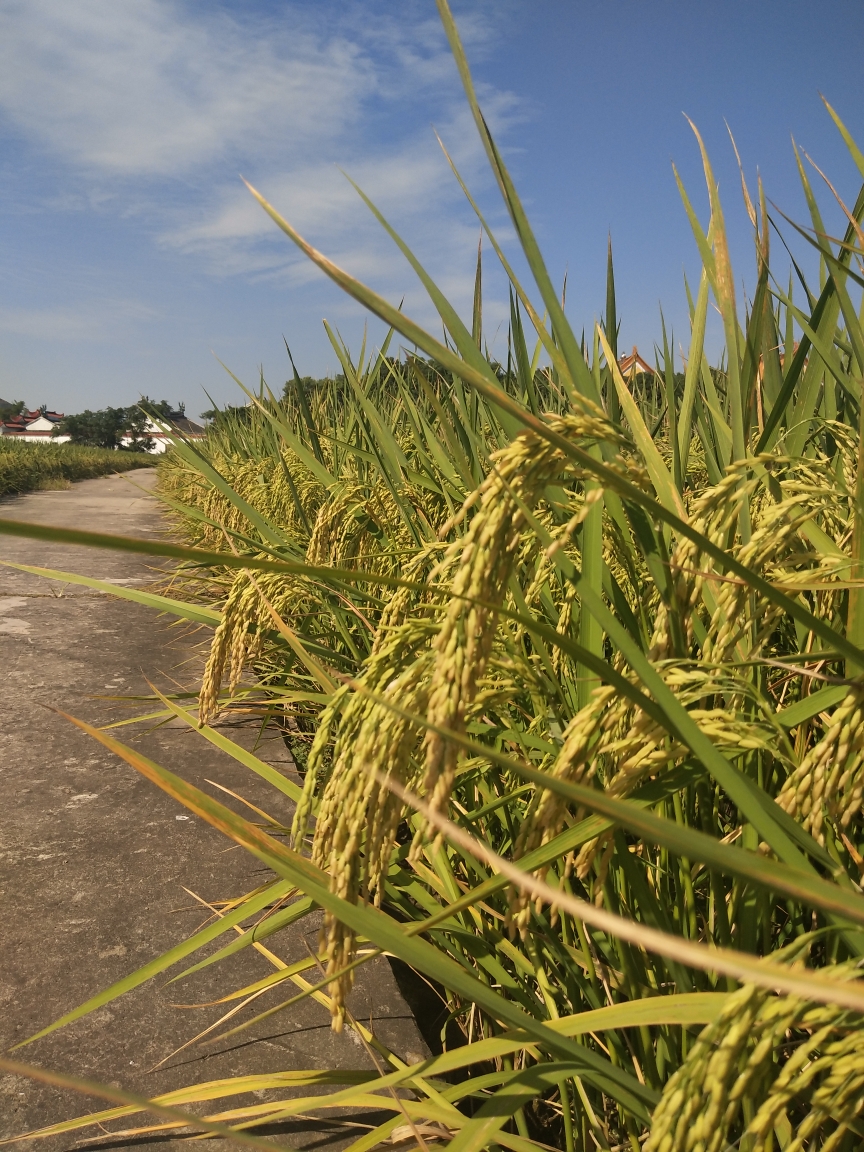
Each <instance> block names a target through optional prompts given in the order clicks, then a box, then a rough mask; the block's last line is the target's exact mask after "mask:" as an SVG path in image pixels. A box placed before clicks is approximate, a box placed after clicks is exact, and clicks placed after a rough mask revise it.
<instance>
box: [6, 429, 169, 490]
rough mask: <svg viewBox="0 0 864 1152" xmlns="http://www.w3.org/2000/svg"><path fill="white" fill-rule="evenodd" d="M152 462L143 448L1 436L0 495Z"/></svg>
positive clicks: (84, 478) (91, 477)
mask: <svg viewBox="0 0 864 1152" xmlns="http://www.w3.org/2000/svg"><path fill="white" fill-rule="evenodd" d="M153 464H155V460H154V459H153V458H152V457H149V456H146V455H145V454H144V453H142V452H124V451H119V452H113V451H106V450H105V449H103V448H82V447H81V446H80V445H77V444H26V443H21V442H20V441H17V440H15V439H13V438H11V437H8V436H4V437H2V439H0V496H17V495H19V494H20V493H22V492H33V491H44V490H45V489H47V488H65V487H66V486H67V485H68V484H69V483H70V482H71V481H73V480H91V479H93V478H94V477H96V476H107V475H109V474H110V473H112V472H128V471H129V470H130V469H131V468H147V467H149V466H152V465H153Z"/></svg>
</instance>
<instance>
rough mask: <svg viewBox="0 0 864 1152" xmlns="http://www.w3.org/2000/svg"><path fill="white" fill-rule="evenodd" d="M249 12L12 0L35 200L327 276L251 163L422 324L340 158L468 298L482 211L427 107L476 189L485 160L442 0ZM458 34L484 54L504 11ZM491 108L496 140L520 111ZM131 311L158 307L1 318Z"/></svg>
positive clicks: (106, 321) (405, 274)
mask: <svg viewBox="0 0 864 1152" xmlns="http://www.w3.org/2000/svg"><path fill="white" fill-rule="evenodd" d="M479 3H480V7H482V5H483V4H484V3H485V0H479ZM236 12H239V7H238V8H237V9H236V11H235V10H233V9H231V8H230V7H229V8H227V9H226V8H220V7H216V6H207V5H200V4H196V3H191V2H190V3H184V2H183V0H135V3H133V4H128V3H127V4H122V3H121V4H118V3H116V0H75V3H71V4H58V3H57V2H56V0H5V2H4V3H3V4H2V5H0V130H2V126H3V121H4V120H5V122H6V125H7V134H8V129H9V128H11V130H12V134H13V135H16V136H17V137H18V138H19V139H21V140H22V141H23V142H24V143H25V145H26V146H28V147H29V148H30V150H31V154H36V153H41V154H42V157H43V167H42V171H43V173H45V174H46V175H45V177H44V178H43V179H41V180H40V188H39V195H38V196H37V197H33V198H30V200H29V204H30V205H31V210H37V211H45V212H48V213H52V214H64V213H68V214H73V213H74V214H76V215H79V216H80V215H81V214H82V213H88V212H89V213H97V214H104V213H108V214H113V215H115V216H119V217H122V218H124V219H126V220H130V221H132V220H134V221H136V222H137V223H136V224H135V225H133V226H135V227H138V226H139V225H140V227H141V228H143V229H145V230H146V231H147V232H148V233H149V236H150V237H153V238H155V239H156V240H157V242H158V243H159V244H160V245H162V246H163V247H164V248H168V249H171V250H173V251H175V252H178V253H180V254H182V255H184V256H186V257H188V258H189V260H190V262H193V263H197V264H198V265H199V266H200V267H202V268H203V269H204V270H205V271H207V272H208V273H210V274H213V275H217V276H219V277H221V278H224V277H226V276H237V275H239V276H242V277H245V278H247V279H248V280H253V281H254V280H261V279H266V280H271V281H273V282H274V283H278V284H279V285H280V287H282V288H285V289H288V290H289V291H290V290H291V289H295V290H302V289H303V288H304V287H305V286H306V285H309V284H312V283H314V282H315V280H316V279H317V278H319V277H320V273H319V272H317V271H316V270H315V269H314V268H313V267H312V266H311V265H310V264H309V262H308V261H307V260H306V259H305V257H302V256H301V255H300V254H299V253H298V252H297V251H296V250H295V249H294V248H293V246H292V245H291V244H290V241H288V239H287V238H286V237H284V236H282V235H281V234H280V233H279V232H278V230H277V229H276V228H275V226H274V225H273V223H272V221H271V220H270V219H269V218H268V217H267V216H266V215H265V214H264V213H263V212H262V211H261V209H260V208H259V207H258V205H257V204H256V203H255V202H254V200H253V199H252V198H251V197H250V196H249V194H248V192H247V191H246V189H245V188H244V187H243V186H242V184H241V183H240V182H239V180H238V179H237V178H236V175H235V173H236V172H237V170H238V168H239V169H241V170H242V171H243V172H244V173H245V174H246V175H247V176H249V178H250V179H252V181H253V182H254V183H255V184H256V185H257V187H258V188H259V190H260V191H261V192H262V194H264V195H265V196H266V197H267V198H268V199H270V200H271V202H272V203H273V204H274V205H275V206H276V207H277V208H278V209H279V210H280V211H282V212H284V214H285V215H286V217H287V218H288V219H290V220H291V222H292V223H293V224H294V225H296V226H297V227H298V228H299V229H300V230H301V231H302V232H303V233H304V235H306V236H307V237H308V238H309V239H310V240H311V241H312V242H313V243H315V244H316V245H317V246H319V247H321V248H322V249H323V250H325V251H327V253H328V255H330V256H332V257H333V258H334V259H336V260H337V261H338V262H340V263H342V264H343V265H344V266H345V267H347V268H348V269H349V270H350V271H351V272H352V273H353V274H354V275H357V276H359V277H361V278H363V279H366V280H369V281H370V282H371V283H372V284H373V285H374V286H375V287H376V288H378V289H379V290H381V291H384V292H385V293H386V294H387V295H388V296H389V297H391V298H394V297H395V298H396V299H398V298H401V297H404V298H405V300H406V307H410V308H412V310H413V311H414V314H415V315H418V318H426V319H428V318H429V317H430V314H429V306H428V302H427V301H425V300H424V298H423V293H422V291H421V290H420V288H419V285H418V283H417V281H416V278H415V277H414V275H413V273H412V272H411V271H410V269H409V268H408V267H407V265H406V263H405V260H404V258H403V257H402V256H401V254H400V253H399V252H398V250H397V249H396V248H395V246H394V245H393V244H392V242H391V241H390V240H389V239H388V238H387V237H386V235H384V233H383V232H382V231H381V229H380V226H379V225H378V224H377V223H376V222H375V221H374V219H373V218H372V216H371V215H370V213H369V211H368V209H367V208H366V207H365V206H364V205H363V203H362V201H361V200H360V198H359V197H358V195H357V193H356V192H355V190H354V189H353V188H352V187H351V186H350V184H349V183H348V181H346V179H345V177H344V176H343V175H342V173H341V172H340V171H339V170H338V167H337V165H341V166H342V167H343V168H344V169H345V170H346V171H347V172H348V173H349V174H350V175H351V176H352V177H353V178H354V179H355V180H356V181H357V183H358V184H359V185H360V186H361V187H362V188H363V189H364V191H365V192H366V193H367V194H368V195H369V196H370V197H371V198H372V200H373V201H374V202H375V203H376V204H377V205H378V206H379V207H380V209H381V210H382V211H383V212H384V214H385V215H386V216H387V217H388V218H389V219H391V221H392V222H393V224H394V225H395V226H396V227H397V228H398V229H399V230H400V232H402V234H403V235H404V237H405V239H406V240H407V241H408V242H409V243H410V244H411V245H412V247H415V248H416V251H417V253H418V255H419V256H420V258H421V259H422V260H423V261H424V263H425V264H426V265H427V266H428V268H429V270H430V272H431V273H432V274H433V275H434V276H435V278H436V279H437V280H438V282H439V284H440V285H441V287H442V288H443V289H444V291H445V292H447V293H448V295H450V296H451V297H452V298H453V299H454V302H455V303H457V304H458V305H463V304H465V303H466V302H467V303H468V306H469V307H470V296H471V287H472V276H473V251H474V249H475V246H476V236H477V225H476V223H475V221H474V219H473V216H472V214H471V211H470V209H469V208H468V207H467V206H466V205H465V203H464V200H463V199H462V195H461V192H460V191H459V189H458V186H457V185H456V182H455V181H454V179H453V177H452V174H451V173H450V171H449V168H448V166H447V164H446V161H445V160H444V158H443V156H442V155H441V153H440V151H439V149H438V147H437V144H436V143H435V140H434V137H433V136H432V132H431V130H430V127H429V119H431V118H433V117H434V118H435V120H436V122H437V123H438V126H439V127H440V128H441V130H442V135H443V136H444V138H445V140H446V142H447V144H448V147H450V148H451V150H452V152H453V155H454V158H455V159H456V161H457V163H458V164H459V166H460V168H462V169H463V171H464V174H465V175H466V176H467V177H468V179H469V182H470V183H472V184H474V185H475V186H476V185H477V183H478V182H480V181H482V180H488V173H487V172H486V170H485V160H484V158H483V155H482V149H481V148H480V146H479V141H478V139H477V134H476V129H475V127H474V125H473V122H472V121H471V117H470V115H469V114H468V112H467V109H466V107H465V101H464V96H463V94H462V91H461V86H460V85H459V82H458V78H457V74H456V70H455V67H454V65H453V61H452V58H451V56H450V53H449V50H448V48H447V44H446V40H445V38H444V36H443V34H442V30H441V27H440V24H439V23H438V21H437V20H436V19H434V18H431V17H430V13H432V12H434V8H432V6H431V4H429V3H427V2H426V0H423V2H422V3H418V4H414V3H412V0H404V3H403V5H402V7H401V8H400V10H399V12H394V11H393V10H392V8H391V7H390V6H389V5H387V4H375V3H372V2H370V3H364V4H363V5H356V4H354V3H342V2H341V0H331V2H330V3H328V4H327V5H326V6H325V5H311V6H310V5H306V4H292V3H290V2H288V3H281V4H280V5H279V10H278V20H276V19H270V18H268V17H267V16H266V12H265V9H264V8H263V6H262V7H259V8H256V7H255V6H248V7H244V8H243V11H242V15H237V14H236ZM460 28H461V31H462V34H463V38H465V39H466V41H467V42H469V43H470V44H471V45H472V51H473V52H474V53H477V52H482V51H483V48H484V41H487V40H488V39H489V37H490V31H489V28H490V24H489V22H487V21H485V20H484V19H483V18H482V12H481V11H480V10H479V8H478V11H476V12H472V13H468V14H467V15H462V16H460ZM483 103H484V112H485V113H486V115H487V118H489V119H490V121H491V123H492V124H493V127H496V128H497V130H498V131H499V132H500V133H501V134H503V133H504V132H505V131H506V128H507V125H508V122H509V121H511V120H512V119H513V117H514V116H516V115H518V114H519V105H518V103H517V102H516V101H515V100H514V99H513V98H512V97H510V96H507V95H506V94H503V93H501V92H499V91H485V92H484V93H483ZM421 108H422V115H421V116H418V115H417V111H418V110H419V109H421ZM419 120H422V123H418V121H419ZM394 125H396V128H395V130H394ZM34 170H38V167H37V168H36V169H34ZM481 173H482V175H481ZM47 188H50V189H51V192H50V194H48V195H46V189H47ZM503 231H504V232H505V233H506V232H507V229H503ZM7 303H12V302H11V301H8V298H7ZM121 313H122V316H123V318H124V321H125V322H132V321H135V320H136V319H138V320H146V319H148V317H147V316H145V315H144V313H136V312H135V309H134V308H132V309H127V310H126V312H125V313H124V312H123V310H122V309H120V310H119V311H118V310H117V309H116V308H115V309H113V311H112V309H111V308H110V307H109V308H108V309H107V310H105V309H102V310H101V311H100V307H98V306H97V307H95V308H91V307H90V306H89V305H86V306H79V305H78V304H77V302H76V303H74V304H73V305H71V306H69V307H59V308H56V309H51V308H48V309H44V310H27V309H22V308H19V307H15V306H12V307H7V308H6V309H5V310H2V309H0V330H3V331H6V332H9V333H15V334H18V335H21V336H24V335H29V336H33V337H38V338H41V339H50V340H58V339H60V340H81V341H85V340H90V341H99V340H102V339H104V338H105V336H106V333H107V332H108V330H109V329H110V327H111V324H112V323H116V322H117V321H118V319H119V318H120V316H121ZM112 316H113V317H114V319H113V320H112V319H111V317H112Z"/></svg>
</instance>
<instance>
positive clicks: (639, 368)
mask: <svg viewBox="0 0 864 1152" xmlns="http://www.w3.org/2000/svg"><path fill="white" fill-rule="evenodd" d="M618 368H619V369H620V371H621V375H622V376H629V375H630V374H631V373H633V372H652V373H653V371H654V369H653V368H652V367H651V365H650V364H649V363H648V361H647V360H643V359H642V357H641V356H640V355H639V349H638V348H637V347H636V346H635V344H634V346H633V351H632V352H631V353H630V355H629V356H622V357H621V358H620V359H619V361H618Z"/></svg>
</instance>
